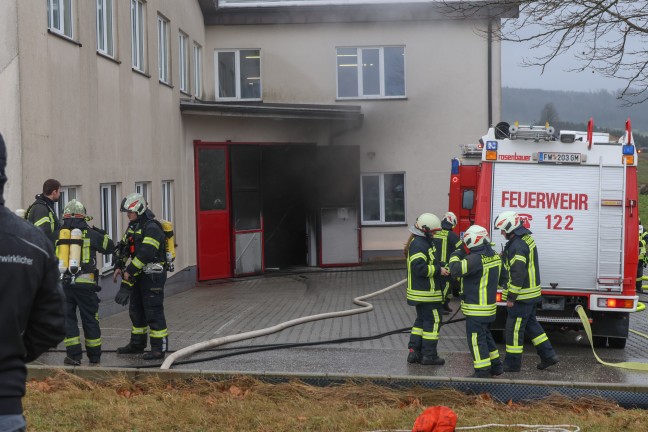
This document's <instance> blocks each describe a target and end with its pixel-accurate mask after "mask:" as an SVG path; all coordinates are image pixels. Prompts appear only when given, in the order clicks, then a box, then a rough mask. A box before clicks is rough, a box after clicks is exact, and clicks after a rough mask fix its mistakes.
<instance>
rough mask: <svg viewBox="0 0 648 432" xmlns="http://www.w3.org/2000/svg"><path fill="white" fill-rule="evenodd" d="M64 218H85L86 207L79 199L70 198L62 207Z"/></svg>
mask: <svg viewBox="0 0 648 432" xmlns="http://www.w3.org/2000/svg"><path fill="white" fill-rule="evenodd" d="M63 217H64V218H74V217H76V218H85V217H86V208H85V206H84V205H83V203H82V202H81V201H77V200H75V199H72V200H70V201H68V202H67V204H65V208H64V209H63Z"/></svg>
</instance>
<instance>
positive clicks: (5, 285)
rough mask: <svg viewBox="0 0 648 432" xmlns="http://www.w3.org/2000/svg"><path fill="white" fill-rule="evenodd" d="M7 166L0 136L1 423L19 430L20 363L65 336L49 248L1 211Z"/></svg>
mask: <svg viewBox="0 0 648 432" xmlns="http://www.w3.org/2000/svg"><path fill="white" fill-rule="evenodd" d="M6 163H7V152H6V148H5V144H4V141H3V139H2V135H0V418H2V421H3V425H4V428H5V429H4V430H24V428H25V427H26V425H25V419H24V417H23V416H22V397H23V396H24V395H25V379H26V378H27V368H26V367H25V363H28V362H31V361H33V360H35V359H37V358H38V357H39V356H40V355H41V354H42V353H44V352H45V351H47V350H48V349H49V348H53V347H55V346H56V345H58V343H59V342H61V341H62V340H63V338H64V337H65V316H64V310H65V297H64V295H63V290H62V289H61V284H60V281H59V271H58V269H57V260H56V256H55V255H54V246H53V245H52V243H51V242H50V241H49V240H48V239H47V237H46V236H45V234H43V232H42V231H41V230H39V229H38V228H35V227H34V226H33V225H32V224H30V223H28V222H27V221H25V220H24V219H22V218H20V217H18V216H16V215H15V214H14V213H13V212H12V211H10V210H9V209H8V208H6V207H5V206H4V198H3V190H4V184H5V182H6V181H7V177H6V176H5V166H6Z"/></svg>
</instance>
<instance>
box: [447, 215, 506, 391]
mask: <svg viewBox="0 0 648 432" xmlns="http://www.w3.org/2000/svg"><path fill="white" fill-rule="evenodd" d="M463 244H464V245H465V246H466V248H468V253H466V251H465V249H464V248H463V247H460V248H459V249H457V250H456V251H454V252H453V253H452V255H451V256H450V274H451V275H452V276H453V277H456V278H461V294H460V296H461V312H462V313H463V314H464V316H465V317H466V338H467V340H468V348H469V349H470V353H471V354H472V357H473V367H474V368H475V372H474V374H473V375H472V377H474V378H490V377H491V376H498V375H501V374H502V373H503V372H504V370H503V367H502V361H501V360H500V357H499V352H498V351H497V345H495V340H494V339H493V335H492V334H491V331H490V327H489V326H490V323H492V322H493V321H495V313H496V311H497V304H496V301H497V300H496V299H497V287H498V286H504V285H506V282H507V281H508V273H507V271H506V268H504V266H503V265H502V259H501V258H500V256H499V255H497V254H496V253H495V251H494V250H493V248H492V247H491V244H490V237H489V236H488V231H487V230H486V228H484V227H481V226H479V225H473V226H471V227H470V228H468V229H467V230H466V232H465V233H464V235H463Z"/></svg>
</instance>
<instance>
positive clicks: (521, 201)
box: [449, 120, 639, 348]
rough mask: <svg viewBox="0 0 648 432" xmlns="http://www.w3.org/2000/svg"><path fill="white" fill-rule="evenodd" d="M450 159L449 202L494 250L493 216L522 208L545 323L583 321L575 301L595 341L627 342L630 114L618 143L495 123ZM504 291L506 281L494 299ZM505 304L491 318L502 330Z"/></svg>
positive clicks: (632, 158) (634, 241)
mask: <svg viewBox="0 0 648 432" xmlns="http://www.w3.org/2000/svg"><path fill="white" fill-rule="evenodd" d="M461 148H462V157H461V158H458V159H453V160H452V165H451V176H450V194H449V201H450V202H449V204H450V205H449V208H450V211H453V212H454V213H455V214H456V215H457V218H458V226H459V228H458V230H459V231H461V232H463V231H464V230H465V229H466V228H467V227H468V226H470V225H471V224H473V223H475V224H478V225H481V226H484V227H486V228H487V229H488V230H489V232H490V233H491V241H492V242H493V244H494V248H495V249H496V250H497V251H500V250H502V249H503V247H504V244H505V243H506V239H505V238H504V237H503V236H502V235H501V234H500V233H499V232H493V221H494V219H495V217H497V215H498V214H500V213H501V212H503V211H506V210H514V211H516V212H517V213H518V214H519V215H520V216H521V217H522V218H523V220H525V225H527V226H528V227H529V229H530V230H531V231H532V233H533V238H534V239H535V242H536V245H537V247H538V252H539V264H540V280H541V286H542V303H541V304H540V305H539V307H538V312H537V318H538V321H540V322H541V323H542V324H543V326H544V327H545V328H547V327H558V328H560V329H562V330H569V329H579V328H582V325H581V322H580V319H579V317H578V314H577V313H576V312H575V308H576V306H577V305H581V306H582V307H583V308H584V309H585V310H586V312H587V315H588V317H589V318H590V322H591V326H592V330H593V334H594V342H595V345H597V346H606V345H607V344H609V346H610V347H613V348H624V347H625V344H626V339H627V337H628V328H629V313H630V312H634V311H636V309H637V301H638V297H637V295H636V292H635V279H636V274H637V264H638V242H639V238H638V230H639V223H638V220H639V214H638V208H637V204H638V188H637V186H638V184H637V159H638V157H637V150H636V148H635V146H634V145H633V141H632V132H631V127H630V121H629V120H628V122H627V123H626V133H625V134H624V136H623V137H622V138H621V139H619V140H618V141H617V142H610V137H609V134H607V133H594V132H593V123H592V121H591V120H590V125H589V127H588V131H587V132H577V131H561V132H560V133H556V132H555V131H554V129H553V128H552V127H550V126H549V125H544V126H522V125H517V124H514V125H509V124H507V123H504V122H502V123H499V124H498V125H497V126H496V127H494V128H493V127H492V128H490V129H489V131H488V133H487V134H486V135H485V136H483V137H482V138H481V140H480V142H479V144H476V145H473V146H461ZM500 299H501V289H500V293H499V294H498V300H500ZM505 322H506V303H505V302H501V301H498V311H497V319H496V321H495V322H494V323H493V324H492V325H491V329H492V331H493V335H494V337H495V338H496V339H499V340H502V339H503V330H504V327H505Z"/></svg>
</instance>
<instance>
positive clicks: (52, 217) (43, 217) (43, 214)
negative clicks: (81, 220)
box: [25, 194, 60, 244]
mask: <svg viewBox="0 0 648 432" xmlns="http://www.w3.org/2000/svg"><path fill="white" fill-rule="evenodd" d="M35 198H36V201H34V203H33V204H32V205H30V206H29V208H28V209H27V212H25V219H27V220H28V221H29V222H31V223H33V224H34V225H35V226H37V227H39V228H40V229H42V230H43V232H44V233H45V234H46V235H47V237H49V239H50V240H51V241H52V244H54V243H55V242H56V240H58V236H59V228H60V222H59V220H58V217H57V216H56V212H54V201H52V200H51V199H49V198H47V197H46V196H45V195H43V194H38V195H36V197H35Z"/></svg>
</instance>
